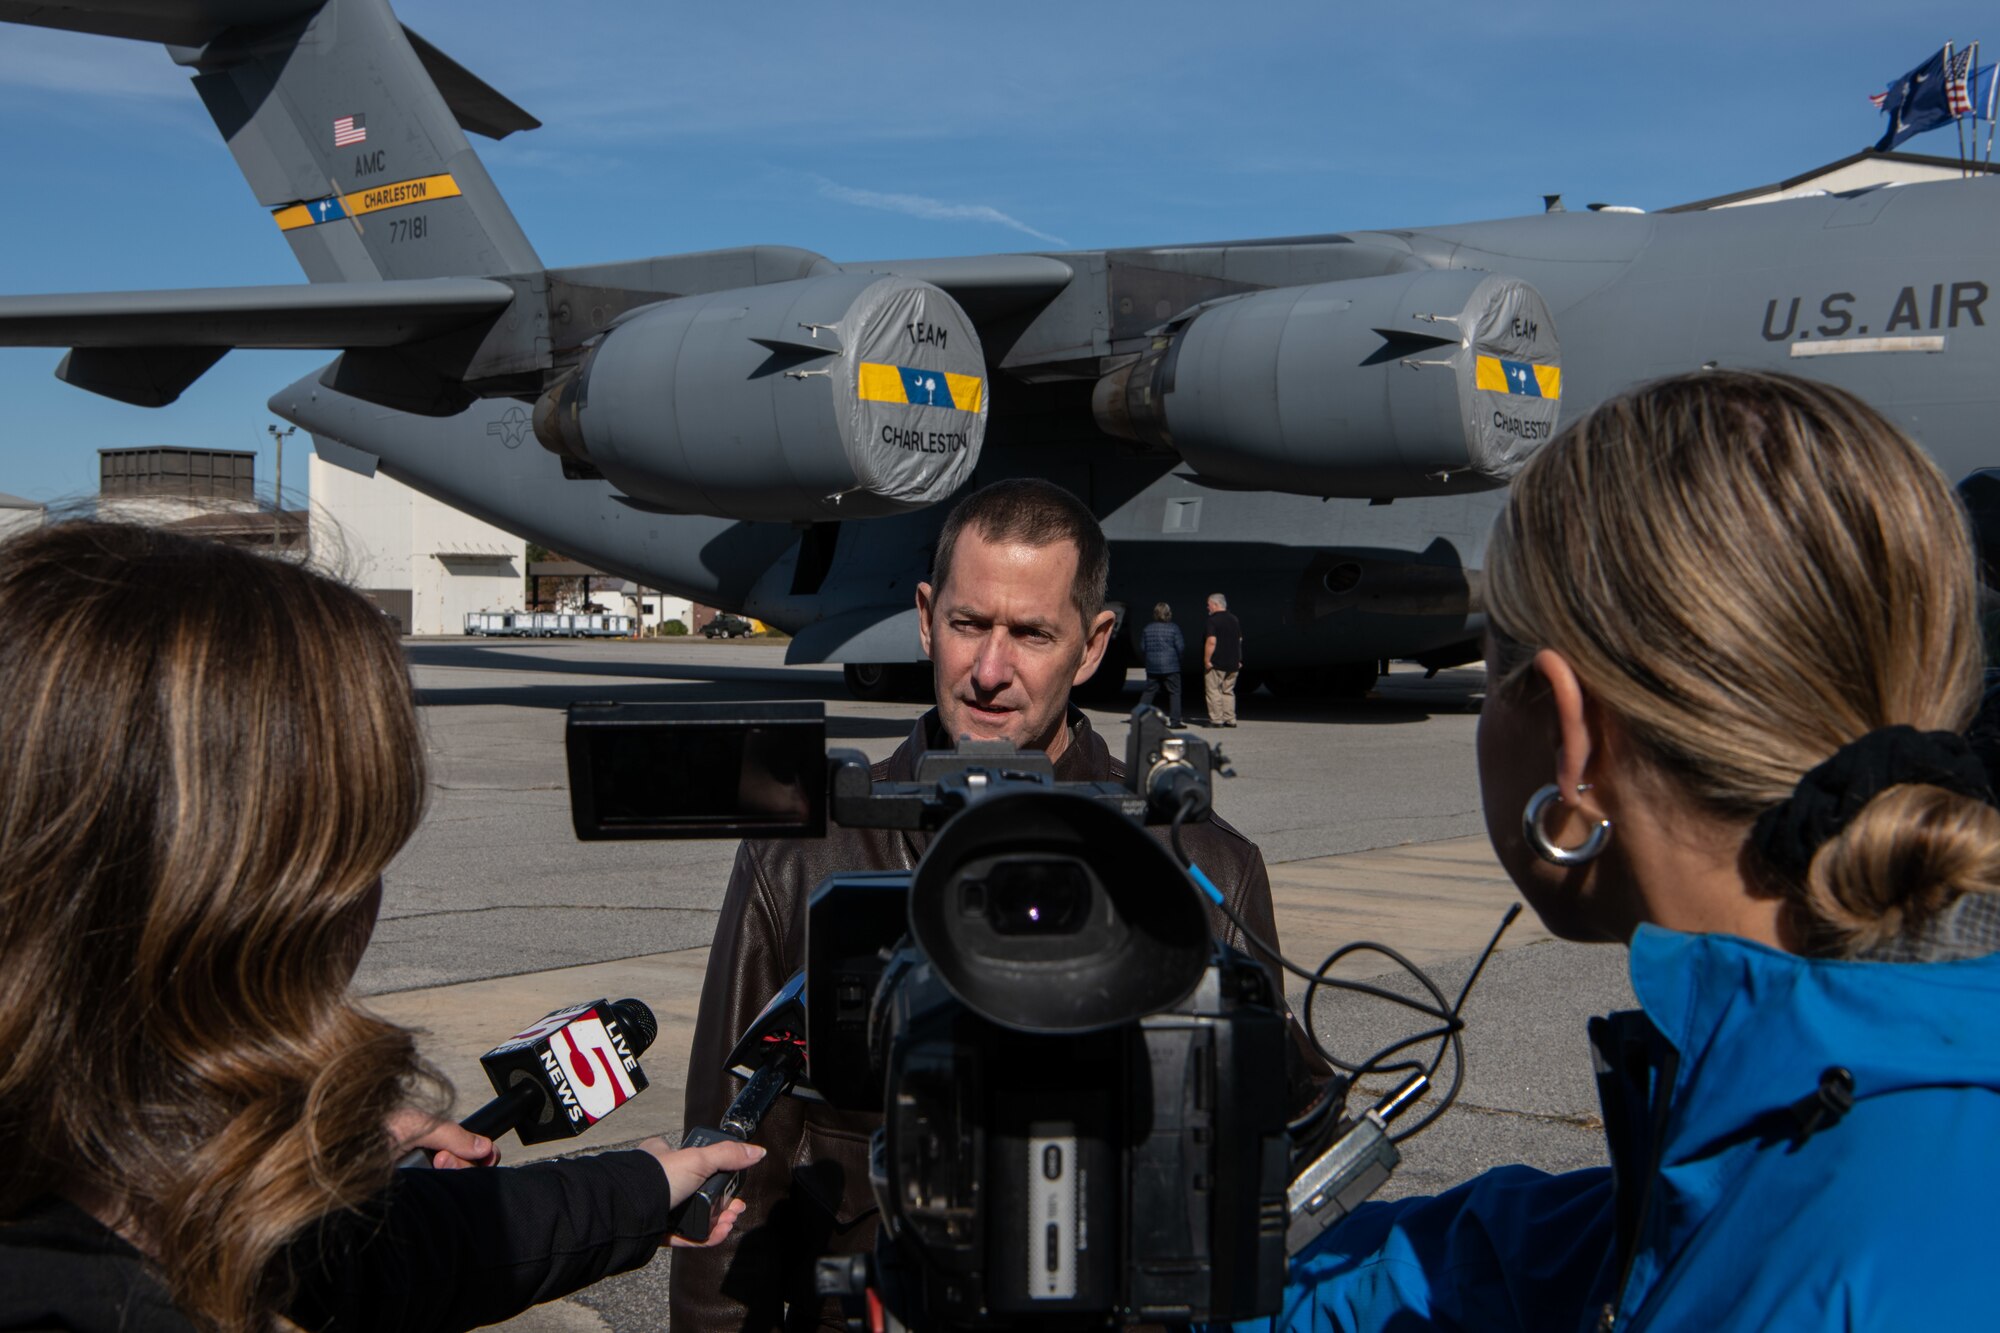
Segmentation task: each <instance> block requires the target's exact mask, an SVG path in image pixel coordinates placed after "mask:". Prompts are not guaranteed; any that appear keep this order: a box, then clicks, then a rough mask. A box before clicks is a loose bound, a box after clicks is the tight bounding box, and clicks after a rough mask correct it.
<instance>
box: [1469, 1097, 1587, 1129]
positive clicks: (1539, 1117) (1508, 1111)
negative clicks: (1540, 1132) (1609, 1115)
mask: <svg viewBox="0 0 2000 1333" xmlns="http://www.w3.org/2000/svg"><path fill="white" fill-rule="evenodd" d="M1451 1109H1452V1110H1454V1111H1470V1112H1472V1114H1474V1115H1487V1116H1494V1117H1497V1118H1501V1119H1507V1120H1532V1121H1534V1122H1536V1123H1537V1124H1543V1125H1565V1126H1568V1127H1569V1128H1571V1129H1587V1130H1592V1131H1594V1132H1596V1133H1603V1132H1604V1121H1603V1120H1602V1119H1601V1118H1600V1117H1598V1116H1594V1115H1590V1114H1587V1113H1586V1114H1580V1115H1570V1114H1564V1113H1563V1112H1560V1111H1519V1110H1514V1109H1512V1108H1509V1107H1505V1106H1481V1105H1479V1103H1477V1102H1453V1103H1452V1107H1451Z"/></svg>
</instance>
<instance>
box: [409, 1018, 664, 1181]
mask: <svg viewBox="0 0 2000 1333" xmlns="http://www.w3.org/2000/svg"><path fill="white" fill-rule="evenodd" d="M658 1034H659V1024H658V1022H657V1021H656V1020H655V1019H654V1018H653V1011H652V1010H651V1009H649V1008H647V1007H646V1005H645V1004H644V1003H642V1002H641V1001H639V1000H592V1001H589V1002H587V1003H584V1004H575V1005H571V1006H569V1007H568V1008H566V1009H558V1010H556V1011H555V1012H554V1013H552V1014H548V1015H546V1016H544V1017H543V1018H542V1019H541V1021H540V1022H537V1023H535V1024H534V1025H533V1026H531V1027H529V1028H527V1029H526V1030H524V1031H522V1032H520V1033H517V1034H516V1035H515V1036H513V1037H512V1038H510V1039H509V1040H507V1041H505V1042H502V1043H501V1044H500V1045H498V1046H496V1047H494V1048H493V1049H492V1050H490V1051H488V1052H486V1054H484V1055H482V1056H480V1057H479V1063H480V1066H481V1067H482V1068H484V1069H485V1071H486V1078H487V1081H488V1082H490V1083H491V1084H492V1085H493V1090H494V1092H495V1093H497V1094H499V1095H498V1096H496V1097H494V1098H493V1100H492V1101H490V1102H488V1103H486V1105H484V1106H482V1107H480V1108H479V1109H478V1110H476V1111H474V1112H473V1113H472V1114H471V1115H468V1116H467V1117H465V1119H464V1120H462V1121H460V1122H459V1124H460V1126H461V1127H462V1128H464V1129H468V1130H470V1131H472V1132H473V1133H474V1134H483V1135H485V1136H486V1137H487V1138H499V1137H500V1136H501V1135H503V1134H505V1133H506V1132H507V1131H509V1130H514V1131H516V1132H517V1133H518V1134H519V1135H520V1139H521V1142H522V1143H527V1144H533V1143H546V1142H548V1141H550V1140H551V1139H567V1138H575V1137H576V1136H577V1135H579V1134H581V1133H583V1132H584V1131H585V1130H587V1129H589V1128H590V1127H591V1126H592V1125H594V1124H596V1123H597V1122H598V1121H600V1120H602V1119H603V1118H604V1117H605V1116H607V1115H610V1114H611V1113H612V1112H613V1111H615V1110H617V1109H618V1108H619V1107H621V1106H623V1105H624V1104H625V1103H626V1102H628V1101H630V1100H631V1099H632V1098H633V1097H636V1096H638V1095H639V1093H640V1092H641V1091H643V1090H644V1089H645V1087H646V1084H647V1079H646V1072H645V1071H644V1070H643V1069H641V1068H640V1067H639V1056H640V1055H641V1054H642V1053H644V1051H645V1050H646V1048H647V1047H649V1046H651V1045H652V1044H653V1038H654V1037H655V1036H657V1035H658ZM430 1157H431V1155H430V1153H429V1152H427V1151H425V1150H424V1149H421V1148H418V1149H415V1150H413V1151H411V1152H410V1153H408V1154H407V1155H405V1156H404V1157H403V1159H402V1160H401V1161H399V1162H397V1163H396V1165H398V1166H428V1165H429V1164H430Z"/></svg>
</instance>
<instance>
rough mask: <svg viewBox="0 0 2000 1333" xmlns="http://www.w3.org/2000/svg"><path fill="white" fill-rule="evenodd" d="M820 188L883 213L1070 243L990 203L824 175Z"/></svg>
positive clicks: (832, 196)
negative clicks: (887, 189)
mask: <svg viewBox="0 0 2000 1333" xmlns="http://www.w3.org/2000/svg"><path fill="white" fill-rule="evenodd" d="M819 192H820V194H822V195H823V196H825V197H826V198H828V199H835V200H838V201H839V202H841V203H843V204H853V205H854V206H855V207H856V208H874V209H880V210H881V211H882V212H884V213H901V214H904V215H905V216H907V217H913V218H923V219H925V220H926V221H929V222H991V223H993V224H995V225H997V226H1001V227H1009V228H1012V229H1013V230H1015V231H1018V232H1020V233H1022V234H1023V235H1026V236H1032V237H1034V238H1035V239H1036V240H1038V241H1047V242H1048V243H1049V244H1050V245H1062V246H1066V245H1068V244H1069V242H1068V241H1065V240H1064V239H1063V238H1062V237H1060V236H1051V235H1049V234H1048V233H1047V232H1045V231H1037V230H1035V228H1033V227H1030V226H1029V225H1028V224H1027V223H1025V222H1023V221H1021V219H1019V218H1017V217H1011V216H1009V215H1008V214H1006V213H1002V212H1001V211H1000V210H999V209H997V208H995V207H993V206H992V205H991V204H954V203H951V202H950V201H948V200H944V199H932V198H929V197H928V196H925V195H921V194H884V193H881V192H880V191H876V190H857V189H855V188H854V187H853V186H851V185H841V184H838V183H836V182H834V181H830V180H824V179H822V180H821V181H820V182H819Z"/></svg>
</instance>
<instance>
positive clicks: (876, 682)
mask: <svg viewBox="0 0 2000 1333" xmlns="http://www.w3.org/2000/svg"><path fill="white" fill-rule="evenodd" d="M840 674H841V678H842V679H843V680H845V681H846V682H847V692H848V693H849V694H851V695H853V696H854V697H855V698H857V699H864V700H867V701H868V702H870V703H880V702H882V701H883V700H886V699H890V698H893V697H894V696H895V693H896V684H895V680H896V673H895V671H894V670H893V669H892V668H891V667H890V666H889V665H888V664H887V663H884V662H849V663H848V664H847V665H845V666H843V667H841V669H840Z"/></svg>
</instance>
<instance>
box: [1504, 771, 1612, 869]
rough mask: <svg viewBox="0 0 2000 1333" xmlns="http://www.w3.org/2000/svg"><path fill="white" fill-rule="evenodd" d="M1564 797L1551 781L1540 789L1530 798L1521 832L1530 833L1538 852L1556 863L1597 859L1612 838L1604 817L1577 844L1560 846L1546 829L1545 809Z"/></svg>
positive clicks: (1565, 864) (1573, 862) (1607, 822)
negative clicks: (1543, 824)
mask: <svg viewBox="0 0 2000 1333" xmlns="http://www.w3.org/2000/svg"><path fill="white" fill-rule="evenodd" d="M1561 798H1562V788H1560V787H1558V786H1556V784H1555V783H1553V782H1551V783H1549V784H1548V785H1547V786H1544V787H1541V788H1539V789H1538V790H1537V791H1536V792H1535V794H1534V795H1533V796H1530V797H1529V798H1528V806H1527V808H1526V809H1525V810H1523V811H1522V812H1521V832H1523V833H1524V834H1526V835H1527V837H1528V845H1529V846H1530V847H1533V848H1534V849H1535V854H1536V855H1537V856H1539V857H1541V858H1542V859H1543V860H1544V861H1547V862H1549V863H1550V864H1552V865H1559V866H1580V865H1582V864H1584V863H1585V862H1586V861H1593V860H1595V859H1596V858H1597V855H1598V853H1600V852H1602V851H1603V850H1604V844H1605V843H1607V842H1609V841H1611V821H1610V820H1608V819H1600V820H1598V821H1597V827H1596V828H1594V829H1592V830H1591V831H1590V836H1589V837H1587V838H1585V839H1584V840H1583V842H1582V843H1580V844H1579V845H1577V846H1575V847H1558V846H1556V845H1555V844H1554V843H1553V842H1550V841H1549V835H1548V834H1547V833H1545V832H1543V831H1542V812H1543V811H1545V810H1547V809H1548V808H1549V806H1550V805H1551V804H1553V803H1554V802H1556V801H1558V800H1560V799H1561Z"/></svg>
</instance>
